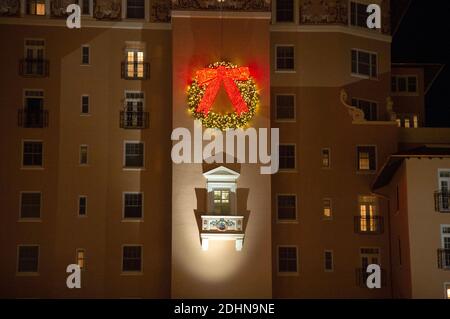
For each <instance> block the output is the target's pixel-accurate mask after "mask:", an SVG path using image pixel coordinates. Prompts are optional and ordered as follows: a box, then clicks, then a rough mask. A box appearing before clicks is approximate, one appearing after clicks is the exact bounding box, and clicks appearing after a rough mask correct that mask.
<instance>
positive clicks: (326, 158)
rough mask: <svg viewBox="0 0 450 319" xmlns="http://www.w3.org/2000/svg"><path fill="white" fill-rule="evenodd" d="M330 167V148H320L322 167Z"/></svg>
mask: <svg viewBox="0 0 450 319" xmlns="http://www.w3.org/2000/svg"><path fill="white" fill-rule="evenodd" d="M330 167H331V150H330V149H329V148H322V168H330Z"/></svg>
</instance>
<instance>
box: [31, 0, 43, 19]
mask: <svg viewBox="0 0 450 319" xmlns="http://www.w3.org/2000/svg"><path fill="white" fill-rule="evenodd" d="M27 14H31V15H38V16H43V15H45V0H27Z"/></svg>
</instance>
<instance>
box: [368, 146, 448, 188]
mask: <svg viewBox="0 0 450 319" xmlns="http://www.w3.org/2000/svg"><path fill="white" fill-rule="evenodd" d="M409 158H450V146H448V147H445V146H438V147H433V146H426V145H425V146H421V147H418V148H413V149H411V150H406V151H401V152H398V153H395V154H392V155H391V156H389V158H388V159H387V161H386V162H385V163H384V165H383V167H382V168H381V170H380V171H379V172H378V175H377V177H376V178H375V181H374V182H373V184H372V190H373V191H375V190H377V189H379V188H382V187H384V186H386V185H388V184H389V183H390V182H391V180H392V177H393V176H394V175H395V173H396V172H397V170H398V169H399V168H400V166H401V165H402V163H403V161H404V160H405V159H409Z"/></svg>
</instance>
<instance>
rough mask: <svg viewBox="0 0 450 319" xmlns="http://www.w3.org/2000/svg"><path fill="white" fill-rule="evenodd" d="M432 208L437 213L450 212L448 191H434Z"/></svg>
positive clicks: (449, 193)
mask: <svg viewBox="0 0 450 319" xmlns="http://www.w3.org/2000/svg"><path fill="white" fill-rule="evenodd" d="M434 210H435V211H436V212H439V213H448V214H450V192H449V191H446V192H445V191H444V192H443V191H438V192H435V193H434Z"/></svg>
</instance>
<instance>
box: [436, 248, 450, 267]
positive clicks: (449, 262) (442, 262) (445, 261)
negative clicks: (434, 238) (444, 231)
mask: <svg viewBox="0 0 450 319" xmlns="http://www.w3.org/2000/svg"><path fill="white" fill-rule="evenodd" d="M437 253H438V267H439V269H445V270H450V249H438V251H437Z"/></svg>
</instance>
